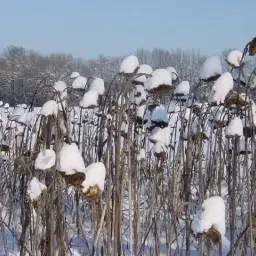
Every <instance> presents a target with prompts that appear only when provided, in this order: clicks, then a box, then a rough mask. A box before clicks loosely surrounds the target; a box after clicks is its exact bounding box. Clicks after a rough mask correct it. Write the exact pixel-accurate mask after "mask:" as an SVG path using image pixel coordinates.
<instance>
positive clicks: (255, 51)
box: [249, 37, 256, 56]
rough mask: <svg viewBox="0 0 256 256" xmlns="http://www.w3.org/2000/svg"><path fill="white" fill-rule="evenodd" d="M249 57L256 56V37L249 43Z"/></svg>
mask: <svg viewBox="0 0 256 256" xmlns="http://www.w3.org/2000/svg"><path fill="white" fill-rule="evenodd" d="M249 55H250V56H255V55H256V37H254V38H253V39H252V41H251V42H250V43H249Z"/></svg>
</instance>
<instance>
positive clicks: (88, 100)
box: [79, 90, 99, 108]
mask: <svg viewBox="0 0 256 256" xmlns="http://www.w3.org/2000/svg"><path fill="white" fill-rule="evenodd" d="M98 97H99V94H98V92H97V91H95V90H89V91H87V92H86V93H85V94H84V96H83V98H82V100H81V101H80V103H79V106H80V107H81V108H88V107H92V106H97V105H98Z"/></svg>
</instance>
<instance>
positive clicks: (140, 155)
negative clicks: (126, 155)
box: [137, 148, 146, 161]
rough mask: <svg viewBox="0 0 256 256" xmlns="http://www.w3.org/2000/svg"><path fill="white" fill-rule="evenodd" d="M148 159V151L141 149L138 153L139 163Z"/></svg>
mask: <svg viewBox="0 0 256 256" xmlns="http://www.w3.org/2000/svg"><path fill="white" fill-rule="evenodd" d="M144 159H146V150H145V149H144V148H142V149H140V151H139V152H138V153H137V161H142V160H144Z"/></svg>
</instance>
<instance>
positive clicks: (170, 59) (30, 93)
mask: <svg viewBox="0 0 256 256" xmlns="http://www.w3.org/2000/svg"><path fill="white" fill-rule="evenodd" d="M134 54H135V55H136V56H137V57H138V58H139V61H140V63H147V64H149V65H151V66H152V67H153V68H164V67H168V66H173V67H175V68H176V70H177V72H178V74H179V75H180V78H181V79H182V80H188V81H189V82H190V84H191V85H192V86H193V84H195V83H197V79H198V71H199V68H200V66H201V64H202V62H203V61H204V59H205V57H206V56H204V55H202V54H200V52H199V51H194V50H190V51H182V50H180V49H177V50H174V51H165V50H162V49H154V50H152V51H149V50H144V49H138V50H137V51H136V52H135V53H134ZM123 58H124V56H120V57H106V56H103V55H100V56H99V57H98V58H97V59H94V60H84V59H77V58H74V57H73V56H72V55H70V54H62V53H53V54H51V55H48V56H43V55H41V54H39V53H37V52H35V51H31V50H27V49H25V48H23V47H17V46H10V47H8V48H6V49H5V50H4V51H3V52H2V54H1V55H0V100H3V101H4V102H8V103H9V104H10V105H15V104H18V103H27V104H29V103H31V101H32V99H33V97H34V95H35V92H36V91H38V88H39V86H40V87H43V89H40V91H38V92H37V94H36V97H34V98H35V99H34V101H33V102H34V104H35V105H39V106H40V105H41V104H43V103H44V102H45V100H46V99H49V94H50V90H49V88H47V85H52V84H53V82H55V81H57V80H64V81H67V82H68V80H69V75H70V74H71V72H73V71H78V72H79V73H80V74H81V75H84V76H86V77H87V78H88V77H94V76H97V77H101V78H103V79H104V80H105V82H106V83H108V82H109V81H111V79H112V78H113V76H114V74H115V73H116V72H118V69H119V64H120V62H121V60H122V59H123ZM42 85H46V86H45V87H44V86H42Z"/></svg>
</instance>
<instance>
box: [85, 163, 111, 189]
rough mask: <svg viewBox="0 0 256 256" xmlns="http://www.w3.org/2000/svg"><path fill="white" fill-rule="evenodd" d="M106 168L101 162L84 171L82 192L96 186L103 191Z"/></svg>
mask: <svg viewBox="0 0 256 256" xmlns="http://www.w3.org/2000/svg"><path fill="white" fill-rule="evenodd" d="M105 176H106V168H105V165H104V164H103V163H102V162H96V163H92V164H90V165H89V166H87V167H86V169H85V180H84V181H83V183H82V184H81V186H82V191H83V192H84V193H86V192H87V190H88V189H89V187H90V186H94V185H98V187H99V189H100V190H101V191H103V190H104V182H105Z"/></svg>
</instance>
